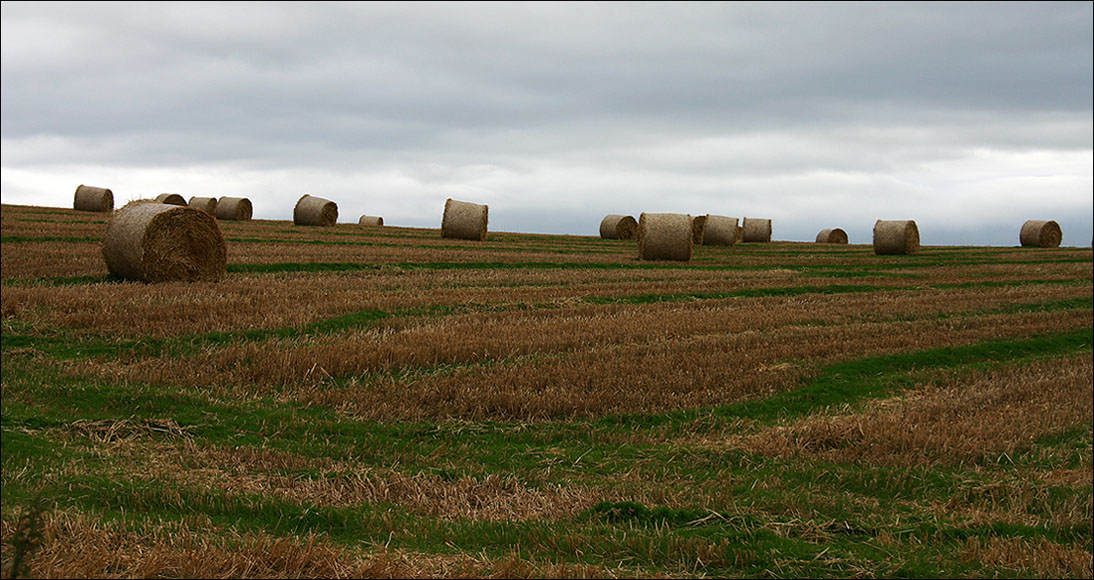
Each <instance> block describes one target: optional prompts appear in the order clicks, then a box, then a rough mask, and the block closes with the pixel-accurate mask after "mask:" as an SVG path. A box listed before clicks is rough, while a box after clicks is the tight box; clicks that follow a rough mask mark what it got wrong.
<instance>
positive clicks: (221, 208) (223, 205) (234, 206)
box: [216, 196, 253, 221]
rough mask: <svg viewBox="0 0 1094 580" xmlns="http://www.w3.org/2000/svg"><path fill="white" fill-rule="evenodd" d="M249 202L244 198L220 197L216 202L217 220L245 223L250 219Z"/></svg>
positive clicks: (250, 208)
mask: <svg viewBox="0 0 1094 580" xmlns="http://www.w3.org/2000/svg"><path fill="white" fill-rule="evenodd" d="M252 211H253V208H252V207H251V200H249V199H247V198H245V197H228V196H224V197H221V198H220V199H219V200H218V201H217V213H216V218H217V219H218V220H229V221H247V220H249V219H251V215H252Z"/></svg>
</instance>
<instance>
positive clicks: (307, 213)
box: [292, 193, 338, 226]
mask: <svg viewBox="0 0 1094 580" xmlns="http://www.w3.org/2000/svg"><path fill="white" fill-rule="evenodd" d="M337 221H338V204H336V203H334V202H333V201H331V200H329V199H323V198H321V197H315V196H314V195H309V194H307V193H305V194H304V195H303V196H302V197H301V198H300V199H298V200H297V201H296V208H294V209H293V212H292V223H294V224H296V225H298V226H333V225H334V224H335V222H337Z"/></svg>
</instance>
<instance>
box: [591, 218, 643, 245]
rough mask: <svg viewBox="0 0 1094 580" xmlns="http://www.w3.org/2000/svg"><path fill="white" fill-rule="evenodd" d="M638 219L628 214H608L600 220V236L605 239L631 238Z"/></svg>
mask: <svg viewBox="0 0 1094 580" xmlns="http://www.w3.org/2000/svg"><path fill="white" fill-rule="evenodd" d="M637 233H638V221H637V220H635V219H634V218H633V217H631V216H629V215H619V214H614V213H613V214H609V215H606V216H604V219H602V220H600V237H601V238H603V239H605V240H633V239H634V237H635V235H637Z"/></svg>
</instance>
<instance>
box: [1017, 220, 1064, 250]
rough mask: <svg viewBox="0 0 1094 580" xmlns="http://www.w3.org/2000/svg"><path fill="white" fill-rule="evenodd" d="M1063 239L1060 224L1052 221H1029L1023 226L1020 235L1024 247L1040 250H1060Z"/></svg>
mask: <svg viewBox="0 0 1094 580" xmlns="http://www.w3.org/2000/svg"><path fill="white" fill-rule="evenodd" d="M1063 237H1064V234H1063V232H1061V231H1060V224H1058V223H1056V222H1054V221H1052V220H1029V221H1027V222H1026V223H1024V224H1022V231H1021V233H1020V234H1018V239H1019V240H1020V241H1021V242H1022V245H1023V246H1035V247H1038V248H1059V247H1060V241H1061V240H1062V239H1063Z"/></svg>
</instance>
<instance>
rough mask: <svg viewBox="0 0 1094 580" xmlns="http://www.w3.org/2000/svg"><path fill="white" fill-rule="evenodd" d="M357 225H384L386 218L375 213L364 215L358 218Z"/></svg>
mask: <svg viewBox="0 0 1094 580" xmlns="http://www.w3.org/2000/svg"><path fill="white" fill-rule="evenodd" d="M357 225H361V226H382V225H384V218H382V217H380V216H374V215H363V216H361V218H360V219H358V220H357Z"/></svg>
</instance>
